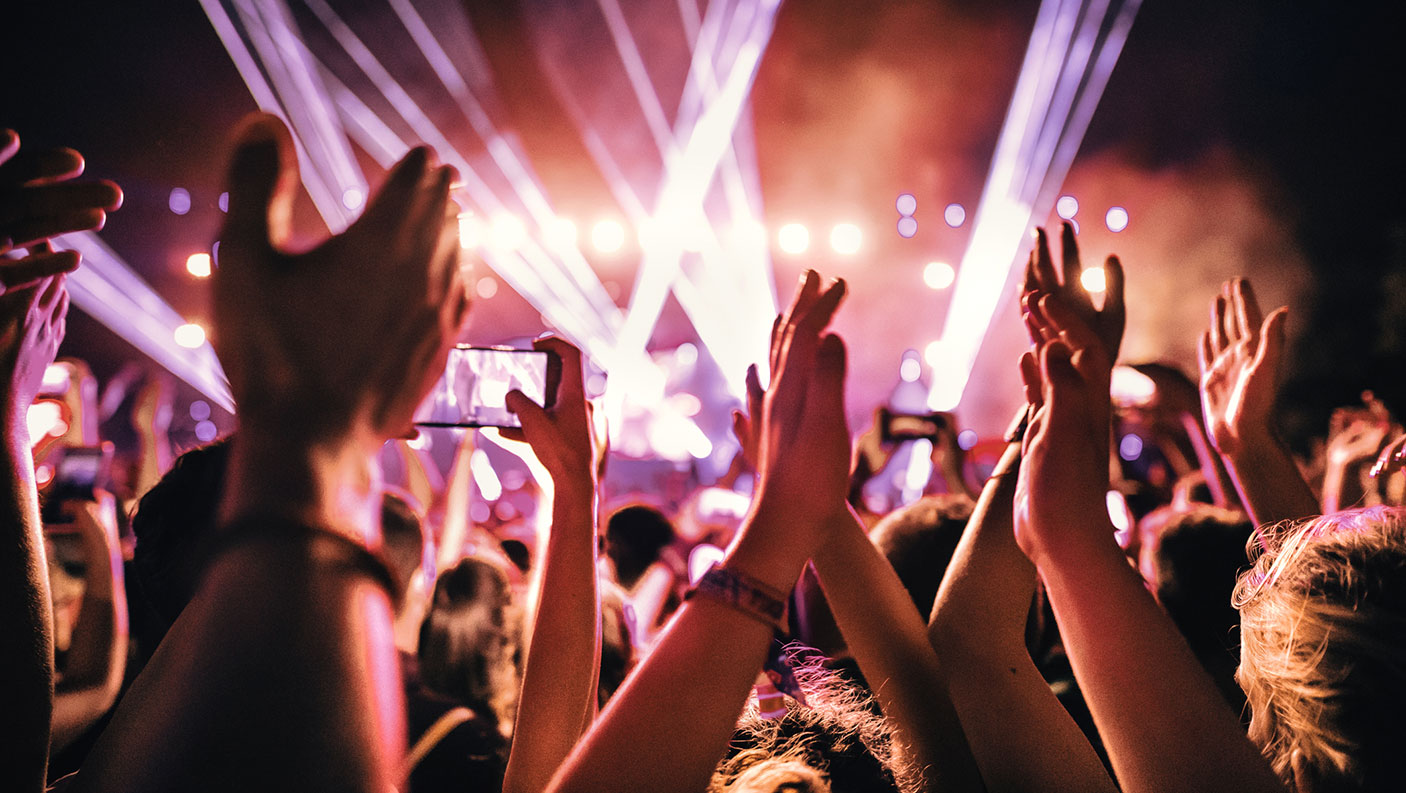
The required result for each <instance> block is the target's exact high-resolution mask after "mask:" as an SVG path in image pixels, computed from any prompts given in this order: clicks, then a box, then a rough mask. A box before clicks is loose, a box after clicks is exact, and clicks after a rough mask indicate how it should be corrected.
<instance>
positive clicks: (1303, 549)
mask: <svg viewBox="0 0 1406 793" xmlns="http://www.w3.org/2000/svg"><path fill="white" fill-rule="evenodd" d="M1250 552H1251V555H1252V556H1253V555H1258V558H1257V559H1256V560H1255V564H1254V566H1253V567H1252V568H1251V569H1250V570H1249V571H1248V572H1246V573H1245V574H1244V575H1242V576H1241V577H1240V581H1239V583H1238V584H1237V586H1236V588H1235V605H1236V607H1237V608H1239V609H1240V632H1241V656H1240V657H1241V660H1240V670H1239V672H1238V674H1237V677H1238V679H1239V682H1240V685H1241V686H1242V687H1243V688H1244V690H1245V695H1246V697H1247V699H1248V701H1249V705H1250V708H1251V711H1252V714H1253V719H1252V721H1251V725H1250V737H1251V738H1252V739H1253V740H1255V742H1256V743H1258V744H1259V745H1260V747H1261V749H1262V751H1263V752H1264V754H1265V756H1266V757H1267V758H1269V760H1270V762H1271V763H1272V764H1273V766H1274V769H1275V771H1276V772H1277V773H1278V774H1279V776H1280V778H1281V779H1283V780H1284V781H1285V782H1286V783H1289V784H1290V785H1293V784H1295V775H1296V768H1295V766H1296V765H1297V766H1298V769H1297V770H1299V771H1302V772H1306V773H1307V777H1308V784H1311V785H1312V787H1313V789H1314V790H1315V791H1320V792H1321V791H1330V790H1364V789H1371V790H1378V789H1388V788H1390V787H1393V786H1394V785H1395V784H1399V781H1400V780H1401V779H1402V778H1406V752H1403V751H1402V750H1401V747H1402V746H1403V743H1404V742H1406V508H1401V507H1383V506H1377V507H1367V508H1363V509H1353V510H1345V511H1343V512H1337V513H1334V514H1332V515H1325V516H1323V517H1320V518H1314V519H1312V520H1308V521H1305V522H1303V523H1299V524H1297V525H1280V526H1270V527H1265V528H1264V529H1261V530H1260V531H1259V532H1257V533H1256V536H1255V537H1254V538H1252V539H1251V541H1250ZM1295 756H1297V757H1298V760H1297V761H1295Z"/></svg>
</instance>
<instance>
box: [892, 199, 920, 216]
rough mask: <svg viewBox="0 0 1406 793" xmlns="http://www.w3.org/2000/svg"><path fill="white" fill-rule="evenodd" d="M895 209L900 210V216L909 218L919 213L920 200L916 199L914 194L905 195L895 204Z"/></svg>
mask: <svg viewBox="0 0 1406 793" xmlns="http://www.w3.org/2000/svg"><path fill="white" fill-rule="evenodd" d="M894 209H897V210H898V214H900V215H902V216H904V217H908V216H909V215H911V214H913V213H914V212H917V211H918V199H916V198H914V197H913V194H912V193H904V194H902V195H900V196H899V197H898V200H897V201H895V202H894Z"/></svg>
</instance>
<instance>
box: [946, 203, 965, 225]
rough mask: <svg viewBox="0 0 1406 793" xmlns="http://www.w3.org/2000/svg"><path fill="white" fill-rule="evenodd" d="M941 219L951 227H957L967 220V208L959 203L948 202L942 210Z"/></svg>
mask: <svg viewBox="0 0 1406 793" xmlns="http://www.w3.org/2000/svg"><path fill="white" fill-rule="evenodd" d="M942 219H943V220H945V221H947V225H949V226H951V227H952V228H954V229H959V228H961V227H962V224H963V223H966V222H967V208H966V207H964V206H962V205H961V204H948V205H947V208H946V209H944V210H942Z"/></svg>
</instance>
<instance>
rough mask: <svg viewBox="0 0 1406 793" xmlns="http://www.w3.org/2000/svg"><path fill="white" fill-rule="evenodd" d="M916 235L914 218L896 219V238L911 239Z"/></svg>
mask: <svg viewBox="0 0 1406 793" xmlns="http://www.w3.org/2000/svg"><path fill="white" fill-rule="evenodd" d="M917 233H918V221H917V219H916V218H911V217H903V218H899V219H898V236H900V237H902V238H904V239H905V240H906V239H911V238H912V237H913V235H914V234H917Z"/></svg>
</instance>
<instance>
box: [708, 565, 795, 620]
mask: <svg viewBox="0 0 1406 793" xmlns="http://www.w3.org/2000/svg"><path fill="white" fill-rule="evenodd" d="M694 595H704V596H707V597H710V598H712V599H714V600H718V601H721V602H722V603H724V604H726V605H728V606H731V607H732V608H734V609H736V610H737V611H740V612H742V613H743V614H746V615H747V616H748V617H751V618H752V619H754V620H756V621H758V622H760V623H762V624H763V625H766V626H767V627H770V628H776V627H781V628H782V629H783V630H784V629H785V625H786V599H785V598H784V597H783V596H779V595H777V594H776V593H775V592H773V591H772V589H771V588H770V587H768V586H767V585H766V584H763V583H762V582H760V581H757V580H756V579H754V578H750V577H748V576H745V575H742V574H741V573H736V572H733V571H731V570H728V569H726V568H724V567H721V566H720V565H718V564H716V563H715V564H714V565H713V566H712V567H710V568H708V572H706V573H704V574H703V575H702V577H700V578H699V579H698V583H696V584H694V585H693V588H692V589H690V590H688V594H687V595H685V596H684V599H685V600H688V599H690V598H692V597H693V596H694Z"/></svg>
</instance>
